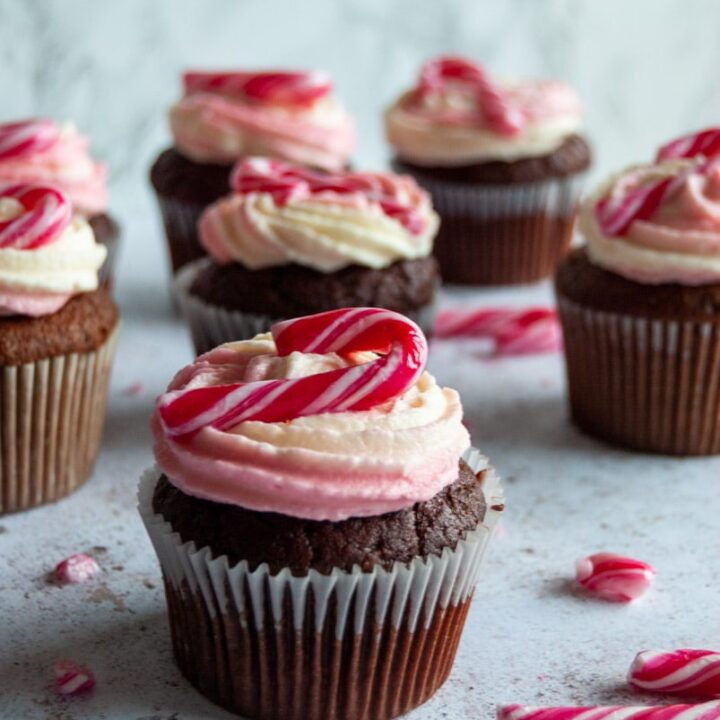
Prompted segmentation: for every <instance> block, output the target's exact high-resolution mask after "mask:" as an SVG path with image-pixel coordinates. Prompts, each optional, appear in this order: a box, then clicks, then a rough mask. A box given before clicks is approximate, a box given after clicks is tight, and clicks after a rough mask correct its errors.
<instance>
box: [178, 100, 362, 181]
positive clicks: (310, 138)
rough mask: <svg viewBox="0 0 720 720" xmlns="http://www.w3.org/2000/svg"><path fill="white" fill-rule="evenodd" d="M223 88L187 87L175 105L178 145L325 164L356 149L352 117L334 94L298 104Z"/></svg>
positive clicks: (225, 155) (331, 166) (215, 159)
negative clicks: (246, 94)
mask: <svg viewBox="0 0 720 720" xmlns="http://www.w3.org/2000/svg"><path fill="white" fill-rule="evenodd" d="M281 100H282V98H280V99H278V98H268V99H267V100H266V101H264V100H262V99H259V98H257V97H246V96H243V95H242V94H238V93H228V92H223V91H222V88H219V89H215V90H213V89H212V88H207V87H206V88H202V89H195V88H186V93H185V96H184V97H183V98H182V99H181V100H180V101H178V102H177V103H175V105H173V106H172V108H171V109H170V130H171V132H172V135H173V138H174V140H175V145H176V147H177V148H178V149H179V150H180V151H181V152H182V153H183V154H184V155H186V156H187V157H189V158H191V159H192V160H195V161H197V162H207V163H219V164H230V163H233V162H235V161H236V160H237V159H238V158H240V157H242V156H246V155H266V156H268V157H274V158H280V159H284V160H289V161H290V162H297V163H301V164H303V165H308V166H312V167H316V168H320V169H323V170H339V169H341V168H343V167H345V166H346V165H347V163H348V160H349V158H350V156H351V155H352V153H353V151H354V150H355V130H354V125H353V122H352V119H351V118H350V116H349V115H348V113H347V112H346V111H345V110H344V109H343V107H342V106H341V105H340V103H339V102H338V101H337V100H336V99H335V98H334V97H333V96H331V95H324V96H321V97H318V98H315V99H313V100H312V101H310V102H303V103H299V104H292V103H288V102H284V101H281Z"/></svg>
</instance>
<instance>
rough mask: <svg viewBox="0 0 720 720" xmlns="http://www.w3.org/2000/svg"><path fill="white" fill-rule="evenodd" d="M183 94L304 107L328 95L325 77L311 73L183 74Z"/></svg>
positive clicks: (324, 74) (327, 78)
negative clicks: (212, 94) (200, 93)
mask: <svg viewBox="0 0 720 720" xmlns="http://www.w3.org/2000/svg"><path fill="white" fill-rule="evenodd" d="M183 84H184V87H185V92H186V93H188V94H189V93H194V92H211V93H212V92H214V93H222V94H224V95H235V96H239V97H244V98H247V99H249V100H257V101H260V102H273V103H279V104H283V105H307V104H311V103H313V102H315V101H316V100H319V99H320V98H322V97H325V96H326V95H329V94H330V92H331V91H332V81H331V80H330V76H329V75H327V73H324V72H319V71H311V72H284V71H278V72H186V73H185V74H184V75H183Z"/></svg>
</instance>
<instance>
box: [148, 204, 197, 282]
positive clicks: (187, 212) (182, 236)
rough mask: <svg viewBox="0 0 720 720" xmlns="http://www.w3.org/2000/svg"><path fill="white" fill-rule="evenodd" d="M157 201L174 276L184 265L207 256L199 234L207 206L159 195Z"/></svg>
mask: <svg viewBox="0 0 720 720" xmlns="http://www.w3.org/2000/svg"><path fill="white" fill-rule="evenodd" d="M157 199H158V203H159V205H160V214H161V215H162V220H163V227H164V228H165V237H166V239H167V244H168V251H169V253H170V265H171V270H172V273H173V275H174V274H176V273H177V272H178V271H179V270H180V268H182V267H183V266H184V265H187V264H188V263H190V262H192V261H193V260H197V259H198V258H202V257H205V256H206V255H207V253H206V252H205V248H203V246H202V245H201V244H200V241H199V240H198V233H197V223H198V220H199V219H200V215H201V214H202V212H203V210H205V208H206V207H207V205H203V204H199V203H190V202H183V201H181V200H176V199H175V198H172V197H166V196H163V195H158V196H157Z"/></svg>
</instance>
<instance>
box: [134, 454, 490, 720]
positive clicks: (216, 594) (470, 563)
mask: <svg viewBox="0 0 720 720" xmlns="http://www.w3.org/2000/svg"><path fill="white" fill-rule="evenodd" d="M465 460H466V462H468V464H469V465H470V467H471V468H472V469H473V472H476V473H479V472H482V471H483V470H484V471H485V474H484V476H483V478H484V479H483V482H484V491H485V496H486V499H487V514H486V516H485V519H484V521H483V523H482V524H480V525H479V526H478V527H477V528H476V529H475V530H474V531H472V532H469V533H468V534H467V536H466V537H465V539H464V540H462V541H460V542H459V543H458V544H457V546H456V547H455V549H453V550H451V549H449V548H446V549H445V550H444V551H443V553H442V555H441V556H439V557H438V556H430V557H427V558H424V559H423V558H417V559H415V560H413V561H412V562H410V563H408V564H404V563H397V564H396V565H394V566H393V567H392V569H391V570H389V571H387V570H385V569H383V568H381V567H376V568H374V569H373V571H372V572H365V573H364V572H362V571H361V570H360V568H359V567H355V568H354V569H353V571H352V572H346V571H343V570H340V569H336V570H333V571H332V572H331V573H330V574H329V575H323V574H321V573H319V572H317V571H316V570H310V572H309V573H308V574H307V575H305V576H301V577H295V576H293V575H292V573H291V572H290V570H289V569H285V570H282V571H281V572H280V573H278V574H276V575H270V573H269V570H268V566H267V565H266V564H263V565H260V566H259V567H258V568H256V569H255V570H252V571H250V570H249V568H248V565H247V562H245V561H243V562H240V563H238V564H236V565H234V566H232V567H231V566H230V565H229V563H228V559H227V556H221V557H219V558H216V559H212V556H211V553H210V550H209V549H208V548H207V547H205V548H201V549H197V548H196V547H195V544H194V543H192V542H186V543H184V544H183V543H182V541H181V539H180V537H179V535H178V534H177V533H174V532H173V530H172V527H171V526H170V524H169V523H167V522H165V520H164V519H163V517H162V516H161V515H157V514H155V513H154V512H153V509H152V496H153V491H154V488H155V485H156V483H157V480H158V478H159V472H158V471H157V470H156V469H154V470H151V471H148V472H147V473H146V474H145V476H144V477H143V478H142V480H141V482H140V490H139V509H140V513H141V515H142V517H143V520H144V522H145V526H146V528H147V531H148V534H149V535H150V539H151V540H152V542H153V545H154V547H155V550H156V552H157V555H158V558H159V560H160V566H161V568H162V572H163V578H164V582H165V590H166V597H167V604H168V611H169V616H170V627H171V633H172V640H173V651H174V654H175V660H176V662H177V664H178V666H179V667H180V670H181V671H182V672H183V674H184V675H185V676H186V677H187V679H188V680H189V681H190V682H191V683H192V684H193V685H194V686H195V687H196V688H197V689H198V690H199V691H200V692H201V693H202V694H203V695H205V696H206V697H208V698H209V699H211V700H212V701H214V702H215V703H217V704H218V705H221V706H223V707H225V708H227V709H229V710H231V711H232V712H236V713H238V714H240V715H242V716H244V717H247V718H261V719H263V720H293V719H295V720H321V719H325V718H337V720H385V719H386V718H393V717H397V716H399V715H401V714H404V713H406V712H408V711H409V710H411V709H412V708H414V707H416V706H418V705H420V704H421V703H423V702H425V701H426V700H427V699H428V698H430V697H431V696H432V695H433V694H434V693H435V691H436V690H437V689H438V688H439V687H440V686H441V685H442V683H443V682H444V681H445V679H446V678H447V676H448V674H449V672H450V669H451V667H452V664H453V660H454V658H455V652H456V650H457V646H458V642H459V640H460V635H461V632H462V628H463V625H464V622H465V616H466V614H467V611H468V608H469V605H470V602H471V600H472V594H473V590H474V587H475V584H476V581H477V577H478V572H479V567H480V563H481V560H482V557H483V555H484V553H485V550H486V548H487V544H488V541H489V539H490V537H491V535H492V532H493V529H494V527H495V524H496V522H497V520H498V517H499V515H500V513H501V512H502V509H503V496H502V490H501V489H500V485H499V482H498V480H497V478H496V476H495V473H494V471H493V470H492V469H491V468H488V467H487V461H486V460H485V458H484V457H483V456H482V455H480V453H479V452H478V451H477V450H470V451H468V453H467V454H466V456H465Z"/></svg>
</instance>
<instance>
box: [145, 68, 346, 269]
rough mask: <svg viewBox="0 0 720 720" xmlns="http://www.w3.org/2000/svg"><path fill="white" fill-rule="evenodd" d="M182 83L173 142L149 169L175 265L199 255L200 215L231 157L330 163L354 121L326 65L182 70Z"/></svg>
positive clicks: (223, 191) (225, 185)
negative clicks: (311, 69)
mask: <svg viewBox="0 0 720 720" xmlns="http://www.w3.org/2000/svg"><path fill="white" fill-rule="evenodd" d="M183 85H184V91H185V94H184V97H183V98H182V99H181V100H180V101H179V102H177V103H176V104H175V105H173V107H172V108H171V109H170V129H171V131H172V135H173V139H174V146H173V147H172V148H170V149H168V150H165V151H164V152H163V153H161V154H160V156H159V157H158V158H157V160H156V161H155V164H154V165H153V167H152V170H151V172H150V179H151V181H152V185H153V187H154V188H155V192H156V194H157V197H158V202H159V203H160V210H161V212H162V216H163V223H164V225H165V233H166V236H167V241H168V246H169V250H170V259H171V262H172V269H173V272H177V271H178V270H179V269H180V268H181V267H182V266H183V265H185V264H186V263H188V262H191V261H192V260H195V259H197V258H200V257H203V256H204V255H205V251H204V250H203V248H202V246H201V245H200V244H199V242H198V239H197V233H196V225H197V221H198V218H199V217H200V214H201V213H202V211H203V210H204V209H205V207H207V206H208V205H209V204H210V203H212V202H214V201H215V200H219V199H220V198H221V197H223V196H224V195H227V193H228V191H229V189H230V187H229V178H230V171H231V169H232V167H233V164H234V163H235V162H236V161H237V160H239V159H240V158H243V157H245V156H250V155H265V156H268V157H274V158H279V159H281V160H288V161H290V162H294V163H300V164H303V165H306V166H308V167H313V168H317V169H321V170H329V171H335V170H339V169H342V168H344V167H345V166H346V165H347V163H348V160H349V158H350V155H351V154H352V152H353V150H354V148H355V135H354V129H353V124H352V121H351V119H350V117H349V116H348V115H347V113H346V112H345V110H343V108H342V107H341V106H340V104H339V103H338V102H337V100H335V98H334V97H333V96H332V82H331V81H330V79H329V78H328V77H327V76H326V75H325V74H324V73H320V72H231V73H203V72H188V73H186V74H185V75H184V76H183Z"/></svg>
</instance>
